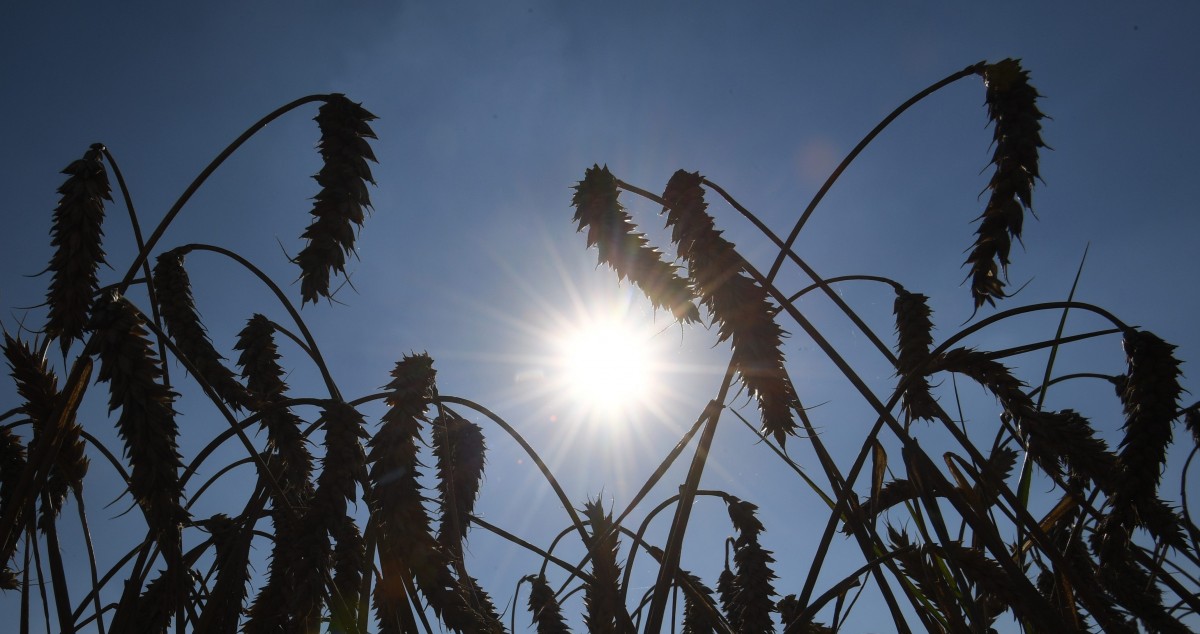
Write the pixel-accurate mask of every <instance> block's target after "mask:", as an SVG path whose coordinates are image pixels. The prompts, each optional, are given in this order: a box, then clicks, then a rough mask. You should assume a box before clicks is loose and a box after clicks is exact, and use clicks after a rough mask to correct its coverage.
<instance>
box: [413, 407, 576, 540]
mask: <svg viewBox="0 0 1200 634" xmlns="http://www.w3.org/2000/svg"><path fill="white" fill-rule="evenodd" d="M435 402H437V403H455V404H457V405H462V406H464V407H469V408H471V409H473V410H475V411H476V412H479V413H480V414H483V415H484V416H486V417H488V418H490V419H491V420H492V422H494V423H496V424H497V425H499V426H500V428H501V429H503V430H504V431H506V432H508V435H509V436H512V437H513V440H516V441H517V444H519V445H521V448H522V449H524V450H525V453H526V454H528V455H529V458H530V459H531V460H533V463H534V464H535V465H537V468H538V470H540V471H541V472H542V477H544V478H546V482H548V483H549V484H550V488H552V489H554V493H555V495H557V496H558V501H559V503H561V504H562V506H563V508H564V509H566V511H567V515H570V516H571V523H572V524H574V525H575V529H576V530H578V531H579V534H580V535H581V536H582V537H583V538H584V540H585V541H586V540H587V537H588V536H587V531H586V530H585V529H584V527H583V520H582V519H580V517H579V514H577V513H576V512H575V507H574V506H572V505H571V499H570V498H568V497H567V493H566V491H563V488H562V485H560V484H559V483H558V479H557V478H555V477H554V474H553V473H552V472H551V471H550V467H547V466H546V463H545V462H543V461H542V457H541V456H539V455H538V454H537V452H536V451H534V450H533V447H532V446H530V444H529V443H528V442H527V441H526V440H525V439H524V438H523V437H522V436H521V434H518V433H517V430H515V429H513V427H512V425H509V424H508V422H507V421H505V420H504V419H503V418H500V417H499V416H497V415H496V414H494V413H493V412H492V411H491V410H489V409H488V408H486V407H484V406H482V405H480V404H479V403H476V402H474V401H470V400H467V399H465V398H460V397H457V396H446V395H444V394H439V395H438V397H437V398H436V399H435Z"/></svg>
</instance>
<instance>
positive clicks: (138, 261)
mask: <svg viewBox="0 0 1200 634" xmlns="http://www.w3.org/2000/svg"><path fill="white" fill-rule="evenodd" d="M328 97H329V95H309V96H307V97H301V98H299V99H297V100H295V101H292V102H291V103H288V104H285V105H283V106H280V107H279V108H276V109H275V110H274V111H273V112H271V113H270V114H268V115H267V116H265V117H263V118H262V119H259V120H258V121H257V122H255V123H254V124H253V125H251V126H250V127H249V128H247V129H246V131H245V132H243V133H242V134H241V136H239V137H238V138H237V139H234V141H233V143H230V144H229V145H228V146H227V147H226V148H225V149H224V150H222V151H221V153H220V154H218V155H217V157H216V158H214V159H213V160H212V162H211V163H209V164H208V166H207V167H205V168H204V171H202V172H200V174H199V175H198V176H196V178H195V180H193V181H192V182H191V184H190V185H188V187H187V189H186V190H184V192H183V194H182V195H181V196H180V197H179V200H176V201H175V204H174V205H172V206H171V209H170V210H168V211H167V215H166V216H163V219H162V220H161V221H160V222H159V223H158V226H157V227H155V228H154V232H153V233H151V234H150V238H149V239H147V240H146V244H145V245H144V246H143V247H142V248H141V249H140V250H139V251H138V254H137V257H136V258H134V260H133V264H131V265H130V266H129V270H128V271H127V272H126V273H125V277H124V278H122V281H121V286H120V290H121V294H122V295H124V294H125V289H126V288H128V287H129V283H130V282H131V281H132V280H133V275H134V273H135V272H137V270H138V269H139V268H141V266H142V263H143V262H145V261H146V260H147V259H148V258H149V257H150V252H151V251H152V250H153V249H154V246H155V245H156V244H158V241H159V239H160V238H162V236H163V233H165V232H166V231H167V227H168V226H169V225H170V224H171V222H172V221H173V220H175V216H178V215H179V212H180V211H182V210H183V206H184V205H186V204H187V202H188V201H189V200H191V198H192V195H193V194H195V193H196V190H198V189H200V186H201V185H203V184H204V181H206V180H208V177H209V176H211V175H212V173H213V172H215V171H216V170H217V168H218V167H220V166H221V164H222V163H224V162H225V159H227V158H229V156H230V155H231V154H233V153H234V152H235V151H237V149H238V148H240V147H241V146H242V144H243V143H245V142H246V141H248V140H249V139H250V137H252V136H254V135H255V134H257V133H258V131H259V130H261V129H262V128H263V127H265V126H266V125H267V124H268V123H270V122H272V121H274V120H275V119H278V118H279V117H281V116H283V115H284V114H287V113H288V112H291V111H292V110H295V109H296V108H299V107H300V106H303V105H305V104H309V103H313V102H314V101H325V100H326V99H327V98H328Z"/></svg>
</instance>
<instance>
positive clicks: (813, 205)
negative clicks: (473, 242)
mask: <svg viewBox="0 0 1200 634" xmlns="http://www.w3.org/2000/svg"><path fill="white" fill-rule="evenodd" d="M985 65H986V62H979V63H978V64H972V65H970V66H968V67H966V68H964V69H962V70H960V71H958V72H956V73H953V74H951V75H949V76H947V77H946V78H945V79H943V80H941V81H939V82H937V83H935V84H933V85H931V86H929V87H928V88H926V89H925V90H922V91H921V92H919V93H917V94H915V95H913V96H912V97H911V98H909V100H908V101H905V102H904V103H902V104H900V106H899V107H897V108H896V109H895V110H893V111H892V112H891V113H890V114H888V116H886V117H884V118H883V121H880V122H879V124H878V125H876V126H875V127H874V128H873V129H872V130H871V131H870V132H868V133H867V136H865V137H863V139H862V140H861V141H859V142H858V145H856V146H854V149H853V150H850V153H849V154H847V155H846V158H844V159H842V162H841V163H839V164H838V166H837V167H836V168H834V170H833V173H832V174H830V175H829V178H827V179H825V183H824V184H823V185H821V189H819V190H817V193H816V195H815V196H813V199H812V200H811V201H809V203H808V207H806V208H805V209H804V212H803V213H801V214H800V218H799V219H798V220H797V221H796V225H795V226H794V227H792V232H791V233H789V234H788V237H787V240H785V241H784V248H785V250H790V249H791V248H792V245H794V244H795V243H796V238H797V237H798V236H799V235H800V230H801V229H803V228H804V225H805V223H807V222H808V219H809V217H810V216H812V213H813V211H815V210H816V209H817V205H819V204H821V200H822V199H824V198H825V194H827V193H828V192H829V189H830V188H832V187H833V184H834V183H835V182H837V179H838V178H839V177H841V175H842V172H844V171H846V168H847V167H850V163H852V162H854V159H855V158H857V157H858V155H859V154H861V153H862V151H863V149H865V148H866V147H867V145H868V144H870V143H871V141H873V140H874V139H875V137H877V136H879V133H880V132H883V130H884V128H887V127H888V125H889V124H890V123H891V122H892V121H895V120H896V118H897V117H899V116H900V115H901V114H903V113H904V111H905V110H908V109H909V108H910V107H912V106H913V105H914V104H916V103H917V102H919V101H921V100H922V99H924V98H925V97H928V96H929V95H931V94H933V93H935V92H937V91H938V90H941V89H942V88H944V87H946V86H949V85H950V84H952V83H954V82H956V81H958V80H960V79H963V78H964V77H970V76H971V75H977V74H979V73H980V72H982V70H983V68H984V66H985ZM783 259H784V253H782V252H781V253H780V254H779V256H777V257H776V258H775V263H774V264H772V265H771V269H770V271H769V272H768V273H767V279H768V280H774V279H775V276H776V275H777V274H778V273H779V267H780V266H782V265H783Z"/></svg>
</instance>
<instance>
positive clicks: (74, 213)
mask: <svg viewBox="0 0 1200 634" xmlns="http://www.w3.org/2000/svg"><path fill="white" fill-rule="evenodd" d="M103 149H104V146H102V145H100V144H99V143H96V144H93V145H92V147H90V148H89V149H88V151H87V152H85V153H84V155H83V158H81V159H79V160H76V161H72V162H71V164H70V165H68V166H67V167H66V168H64V169H63V171H62V173H63V174H66V175H67V176H68V178H67V181H66V182H65V183H63V184H62V186H61V187H59V188H58V193H59V195H60V196H61V198H60V199H59V202H58V207H57V208H56V209H55V210H54V224H53V226H52V227H51V229H50V235H51V241H50V243H51V245H53V246H54V255H53V257H51V258H50V266H49V267H47V270H49V271H50V272H51V274H52V275H53V279H52V280H51V281H50V291H49V293H47V294H46V305H47V306H48V308H49V310H48V317H47V320H46V329H45V330H46V335H47V336H49V337H53V338H56V339H58V342H59V345H60V346H61V347H62V350H63V355H66V354H67V349H68V348H70V346H71V342H72V341H75V340H77V339H79V338H80V337H82V336H83V332H84V330H85V328H86V327H87V321H88V313H89V311H90V310H91V307H92V302H93V301H95V295H96V289H97V288H98V282H97V277H96V270H97V269H98V268H99V266H100V265H101V264H104V263H105V260H104V249H103V248H101V246H100V243H101V241H102V239H103V238H104V230H103V229H102V228H101V227H102V225H103V224H104V201H106V200H108V201H111V200H112V195H111V191H112V189H111V188H110V187H109V184H108V171H107V170H106V169H105V168H104V160H103V155H102V152H103Z"/></svg>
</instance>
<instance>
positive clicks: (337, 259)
mask: <svg viewBox="0 0 1200 634" xmlns="http://www.w3.org/2000/svg"><path fill="white" fill-rule="evenodd" d="M374 119H375V115H373V114H371V113H370V112H367V110H366V109H365V108H363V107H362V106H361V105H360V104H357V103H354V102H352V101H350V100H349V99H347V98H346V96H345V95H342V94H332V95H329V96H328V97H326V100H325V104H324V105H322V106H321V108H320V110H319V111H318V112H317V117H316V121H317V126H318V127H319V128H320V129H321V141H320V143H319V144H318V146H317V147H318V148H319V150H320V152H321V160H322V161H323V164H322V166H321V170H320V171H319V172H317V174H316V176H314V177H313V178H315V179H316V181H317V183H318V184H319V185H320V186H321V191H320V192H318V193H317V195H316V198H315V199H314V200H315V202H314V203H313V208H312V211H311V212H310V213H311V214H312V216H313V221H312V224H310V225H308V228H307V229H305V230H304V234H303V236H302V237H303V238H304V239H305V240H306V241H307V244H306V245H305V247H304V249H302V250H301V251H300V253H299V254H298V255H297V256H296V263H297V264H299V265H300V294H301V296H302V297H303V303H307V302H316V301H317V299H318V298H320V297H329V296H330V291H329V276H330V274H331V273H337V274H340V275H343V276H344V275H345V274H346V256H347V255H348V254H350V253H353V252H354V240H355V233H356V232H357V230H358V228H359V227H362V225H363V222H364V220H365V217H366V211H368V210H370V208H371V198H370V196H369V194H368V193H367V183H371V184H372V185H374V184H375V181H374V180H373V178H372V176H371V168H370V166H369V165H368V163H367V162H368V161H374V160H375V154H374V153H373V152H372V151H371V146H370V144H369V143H367V139H374V138H375V133H374V132H373V131H372V130H371V126H370V122H371V121H373V120H374Z"/></svg>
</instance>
